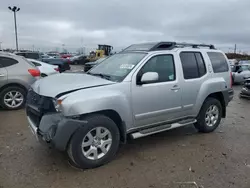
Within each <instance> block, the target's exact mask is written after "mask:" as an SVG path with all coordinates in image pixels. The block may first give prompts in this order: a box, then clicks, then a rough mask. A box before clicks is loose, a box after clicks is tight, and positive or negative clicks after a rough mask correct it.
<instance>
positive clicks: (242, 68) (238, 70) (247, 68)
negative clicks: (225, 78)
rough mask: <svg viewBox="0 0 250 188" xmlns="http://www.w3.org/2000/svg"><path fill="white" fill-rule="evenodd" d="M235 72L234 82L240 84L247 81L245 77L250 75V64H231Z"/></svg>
mask: <svg viewBox="0 0 250 188" xmlns="http://www.w3.org/2000/svg"><path fill="white" fill-rule="evenodd" d="M231 70H232V73H233V83H234V84H240V83H243V82H244V81H245V79H244V78H245V77H250V64H240V65H235V66H231Z"/></svg>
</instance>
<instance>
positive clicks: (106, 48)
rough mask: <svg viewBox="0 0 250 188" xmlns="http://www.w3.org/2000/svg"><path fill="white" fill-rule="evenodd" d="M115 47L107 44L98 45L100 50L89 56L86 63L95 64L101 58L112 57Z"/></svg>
mask: <svg viewBox="0 0 250 188" xmlns="http://www.w3.org/2000/svg"><path fill="white" fill-rule="evenodd" d="M112 49H113V46H110V45H106V44H98V49H97V50H96V51H95V52H94V51H92V52H90V53H89V56H88V57H87V58H86V62H93V61H96V60H98V59H100V58H103V57H106V56H109V55H111V51H112Z"/></svg>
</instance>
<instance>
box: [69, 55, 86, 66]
mask: <svg viewBox="0 0 250 188" xmlns="http://www.w3.org/2000/svg"><path fill="white" fill-rule="evenodd" d="M86 58H87V56H85V55H77V56H73V57H71V58H70V61H71V64H74V65H84V64H85V62H86Z"/></svg>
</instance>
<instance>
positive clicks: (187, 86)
mask: <svg viewBox="0 0 250 188" xmlns="http://www.w3.org/2000/svg"><path fill="white" fill-rule="evenodd" d="M179 58H180V61H181V64H182V71H183V82H182V85H181V88H182V89H183V90H182V91H183V92H182V105H183V116H193V114H194V108H195V104H196V100H197V96H198V93H199V91H200V88H201V85H202V83H203V82H204V81H205V80H206V79H207V77H208V76H209V75H208V73H207V67H206V65H205V62H204V58H203V54H202V53H201V52H199V51H184V50H183V51H181V52H180V53H179Z"/></svg>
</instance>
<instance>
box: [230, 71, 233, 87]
mask: <svg viewBox="0 0 250 188" xmlns="http://www.w3.org/2000/svg"><path fill="white" fill-rule="evenodd" d="M230 87H231V88H233V75H232V72H230Z"/></svg>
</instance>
